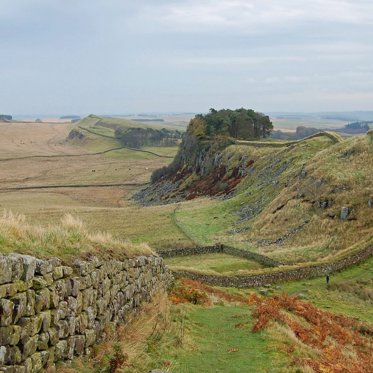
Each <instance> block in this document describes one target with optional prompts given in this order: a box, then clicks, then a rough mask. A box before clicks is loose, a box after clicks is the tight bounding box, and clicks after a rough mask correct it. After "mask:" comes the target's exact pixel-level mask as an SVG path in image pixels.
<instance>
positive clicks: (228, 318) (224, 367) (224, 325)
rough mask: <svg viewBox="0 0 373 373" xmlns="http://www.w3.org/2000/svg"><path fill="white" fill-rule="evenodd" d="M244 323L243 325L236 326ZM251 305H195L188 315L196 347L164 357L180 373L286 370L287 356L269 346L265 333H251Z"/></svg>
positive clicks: (190, 330) (189, 326) (192, 340)
mask: <svg viewBox="0 0 373 373" xmlns="http://www.w3.org/2000/svg"><path fill="white" fill-rule="evenodd" d="M237 324H242V327H236V325H237ZM251 326H252V319H251V316H250V310H249V308H248V307H247V306H214V307H213V308H204V307H199V306H197V307H194V308H193V309H192V310H191V311H190V313H189V314H188V321H187V328H188V331H187V335H188V337H189V338H191V343H192V344H193V345H194V346H195V347H194V349H193V350H192V351H179V352H177V355H176V356H175V355H173V354H170V356H167V354H166V356H164V358H165V359H167V358H169V359H170V360H171V361H173V362H174V365H173V366H174V368H173V369H172V371H173V372H178V373H197V372H204V373H216V372H229V373H242V372H257V373H261V372H263V373H264V372H273V373H274V372H286V369H285V365H286V357H285V355H284V354H282V353H281V352H279V351H275V348H274V346H270V345H269V341H268V339H267V338H266V333H265V332H260V333H253V332H251Z"/></svg>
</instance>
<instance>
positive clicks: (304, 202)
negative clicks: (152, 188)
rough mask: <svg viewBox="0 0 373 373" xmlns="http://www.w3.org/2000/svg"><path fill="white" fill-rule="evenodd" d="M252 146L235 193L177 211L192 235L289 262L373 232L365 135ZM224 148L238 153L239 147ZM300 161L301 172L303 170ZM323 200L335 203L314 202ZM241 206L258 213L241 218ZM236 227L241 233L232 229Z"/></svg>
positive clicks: (371, 155) (370, 153) (371, 154)
mask: <svg viewBox="0 0 373 373" xmlns="http://www.w3.org/2000/svg"><path fill="white" fill-rule="evenodd" d="M246 151H247V150H246ZM249 151H251V152H252V154H251V157H252V158H253V159H254V160H255V163H254V165H253V167H252V169H251V171H250V173H249V176H248V177H247V178H246V180H244V181H243V182H242V183H241V184H240V186H239V187H238V192H237V193H236V195H235V196H234V197H233V198H230V199H227V200H218V199H214V200H202V201H200V200H198V201H190V202H188V203H186V204H184V205H183V206H182V207H181V208H180V209H178V210H177V212H176V218H177V221H178V223H179V225H180V227H181V228H182V229H183V230H184V231H185V232H186V233H187V234H188V235H189V236H190V237H192V238H193V239H194V240H195V241H196V242H198V243H200V244H204V243H208V244H211V243H214V242H224V243H228V244H234V245H237V246H241V247H244V248H245V247H247V248H250V249H251V250H255V251H258V252H261V253H264V254H265V255H268V256H272V257H273V258H276V259H279V260H282V261H284V262H287V263H289V264H291V263H299V262H304V261H308V260H311V261H312V260H315V259H320V258H321V257H327V256H329V255H334V254H335V253H336V252H337V251H339V250H341V249H344V248H347V247H349V246H351V245H352V244H354V243H356V242H357V241H359V240H360V239H363V238H367V237H369V236H372V234H373V231H372V227H373V210H372V209H369V207H368V204H367V201H368V199H369V196H370V195H372V194H373V190H372V185H373V173H372V171H371V166H370V165H371V164H373V146H372V143H371V141H370V140H369V138H368V136H365V137H359V138H353V139H349V140H346V141H344V142H343V143H341V144H336V145H332V143H331V141H330V140H329V139H326V138H315V139H311V140H307V141H305V142H302V143H299V144H298V145H295V146H293V147H292V148H285V149H268V148H262V150H261V151H262V153H261V154H260V156H258V155H257V154H256V152H257V151H258V150H257V149H252V150H249ZM226 152H227V153H231V154H235V153H239V154H242V147H231V148H228V149H227V150H226ZM303 168H304V169H305V172H306V176H305V177H301V176H300V175H301V170H302V169H303ZM281 169H282V170H284V171H283V172H282V173H281V172H280V171H281ZM325 199H327V200H331V201H332V206H331V207H330V208H327V209H321V208H319V206H318V203H319V201H323V200H325ZM342 206H348V207H350V208H351V209H352V210H353V213H352V214H351V216H350V217H351V218H353V220H348V221H341V220H340V219H339V213H340V209H341V207H342ZM245 208H246V209H247V208H248V209H252V211H254V212H256V215H255V214H254V215H253V216H249V218H246V219H240V216H239V213H240V212H241V213H242V212H244V211H245ZM328 214H332V215H333V214H334V215H335V218H334V219H332V218H330V217H329V216H328ZM355 219H356V220H355ZM304 221H308V223H307V224H306V225H305V227H304V228H302V229H299V231H298V232H296V233H294V234H290V235H289V237H287V239H286V240H284V242H283V243H282V244H281V245H270V244H264V245H262V244H257V241H258V240H276V239H277V238H279V237H281V236H284V234H286V233H287V232H291V231H292V229H294V228H296V227H298V226H299V225H300V224H301V223H303V222H304ZM233 229H236V230H240V229H242V232H241V233H238V234H232V230H233Z"/></svg>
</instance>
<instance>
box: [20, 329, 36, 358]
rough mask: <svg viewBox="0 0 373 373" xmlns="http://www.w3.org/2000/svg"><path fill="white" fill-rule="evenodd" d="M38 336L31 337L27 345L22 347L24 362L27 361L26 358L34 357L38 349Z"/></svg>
mask: <svg viewBox="0 0 373 373" xmlns="http://www.w3.org/2000/svg"><path fill="white" fill-rule="evenodd" d="M38 339H39V336H38V335H34V336H33V337H30V338H29V339H28V340H27V341H26V342H25V344H23V345H21V348H22V360H26V358H28V357H30V356H31V355H33V354H34V353H35V352H36V350H37V348H38Z"/></svg>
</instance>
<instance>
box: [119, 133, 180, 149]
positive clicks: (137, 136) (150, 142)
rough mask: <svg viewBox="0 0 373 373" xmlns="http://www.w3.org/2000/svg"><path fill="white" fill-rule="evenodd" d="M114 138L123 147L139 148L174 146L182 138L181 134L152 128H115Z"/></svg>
mask: <svg viewBox="0 0 373 373" xmlns="http://www.w3.org/2000/svg"><path fill="white" fill-rule="evenodd" d="M115 137H116V138H117V139H118V140H119V141H120V142H121V144H122V145H124V146H128V147H131V148H141V147H143V146H174V145H175V144H177V143H178V142H179V140H180V139H181V138H182V133H181V132H179V131H171V130H168V129H166V128H162V129H161V130H157V129H153V128H117V129H116V130H115Z"/></svg>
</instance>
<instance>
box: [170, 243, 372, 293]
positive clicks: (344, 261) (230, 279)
mask: <svg viewBox="0 0 373 373" xmlns="http://www.w3.org/2000/svg"><path fill="white" fill-rule="evenodd" d="M372 254H373V246H371V245H370V246H367V247H364V248H363V249H362V250H359V251H356V252H353V253H350V254H349V255H346V256H345V257H343V258H340V259H336V260H335V261H333V262H329V263H320V264H314V265H310V266H305V267H298V268H289V269H285V268H284V269H283V270H281V267H278V268H276V269H274V270H273V271H271V272H266V273H260V274H253V275H241V276H223V275H221V276H214V275H208V274H203V273H200V272H194V271H184V270H175V271H172V272H173V275H174V277H175V278H183V277H187V278H191V279H193V280H198V281H202V282H205V283H207V284H210V285H216V286H227V287H237V288H244V287H252V286H264V285H266V284H275V283H278V282H286V281H294V280H302V279H306V278H313V277H320V276H325V274H326V273H332V272H336V271H341V270H343V269H345V268H348V267H351V266H352V265H355V264H358V263H361V262H362V261H364V260H366V259H368V258H369V257H370V256H371V255H372Z"/></svg>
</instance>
